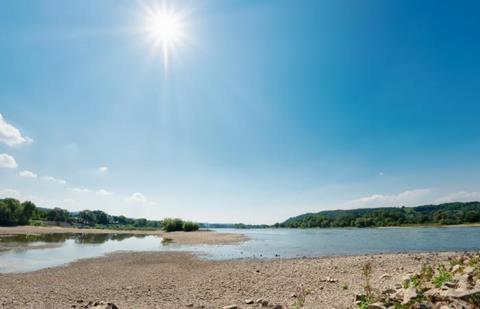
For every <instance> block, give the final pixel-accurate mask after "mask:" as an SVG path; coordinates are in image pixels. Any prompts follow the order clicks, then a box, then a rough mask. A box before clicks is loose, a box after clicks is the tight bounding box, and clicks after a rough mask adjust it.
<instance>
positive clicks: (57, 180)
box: [43, 176, 67, 185]
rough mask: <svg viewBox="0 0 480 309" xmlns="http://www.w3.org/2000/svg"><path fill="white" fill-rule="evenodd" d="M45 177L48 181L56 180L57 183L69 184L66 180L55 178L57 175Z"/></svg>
mask: <svg viewBox="0 0 480 309" xmlns="http://www.w3.org/2000/svg"><path fill="white" fill-rule="evenodd" d="M43 179H44V180H46V181H50V182H55V183H58V184H61V185H66V184H67V181H66V180H63V179H59V178H55V177H52V176H43Z"/></svg>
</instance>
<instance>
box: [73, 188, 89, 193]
mask: <svg viewBox="0 0 480 309" xmlns="http://www.w3.org/2000/svg"><path fill="white" fill-rule="evenodd" d="M72 190H73V191H75V192H77V193H88V192H90V190H88V189H86V188H73V189H72Z"/></svg>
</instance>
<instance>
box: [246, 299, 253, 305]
mask: <svg viewBox="0 0 480 309" xmlns="http://www.w3.org/2000/svg"><path fill="white" fill-rule="evenodd" d="M253 303H254V302H253V299H246V300H245V304H247V305H251V304H253Z"/></svg>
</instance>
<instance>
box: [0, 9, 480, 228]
mask: <svg viewBox="0 0 480 309" xmlns="http://www.w3.org/2000/svg"><path fill="white" fill-rule="evenodd" d="M478 6H479V4H478V3H476V2H475V1H458V2H455V4H452V3H441V2H438V1H380V0H378V1H367V0H366V1H301V2H298V1H233V0H232V1H170V2H167V7H168V8H169V9H170V10H173V11H175V12H177V14H181V16H182V24H183V28H182V31H183V33H184V37H183V38H182V40H181V42H178V44H177V45H176V48H172V50H170V51H169V59H168V66H165V62H164V59H163V56H162V55H163V54H162V49H161V48H155V44H154V43H153V42H152V40H151V38H150V37H149V35H148V33H145V31H144V26H145V19H146V17H145V8H148V7H149V8H155V7H158V2H151V1H150V2H149V1H137V2H135V1H113V0H105V1H96V0H86V1H58V0H57V1H49V0H43V1H34V2H32V1H13V0H12V1H2V2H1V3H0V37H1V38H2V39H1V40H0V114H1V115H2V119H1V120H0V195H1V196H14V197H17V198H20V199H22V200H24V199H31V200H33V201H34V202H36V203H37V204H38V205H40V206H44V207H54V206H58V207H63V208H67V209H70V210H78V209H84V208H90V209H93V208H94V209H103V210H105V211H107V212H109V213H112V214H126V215H129V216H133V217H147V218H152V219H155V218H163V217H167V216H179V217H182V218H185V219H192V220H196V221H202V222H204V221H209V222H240V221H241V222H245V223H273V222H276V221H282V220H284V219H286V218H287V217H289V216H292V215H296V214H300V213H303V212H307V211H309V212H310V211H319V210H323V209H336V208H354V207H375V206H398V205H417V204H423V203H439V202H443V201H452V200H464V201H466V200H479V199H480V186H479V183H480V182H479V180H480V176H479V175H480V173H479V172H480V162H479V160H478V154H479V150H480V125H479V124H478V119H479V118H478V117H479V116H478V115H479V114H480V104H479V99H480V93H479V90H478V89H480V85H479V84H480V79H479V78H478V72H480V60H479V59H478V55H479V54H480V43H479V41H478V36H479V32H480V31H479V30H480V25H479V21H478V18H477V17H478V16H477V15H478V14H477V12H478V10H479V9H480V8H479V7H478ZM12 160H13V161H12Z"/></svg>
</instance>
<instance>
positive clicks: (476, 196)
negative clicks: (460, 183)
mask: <svg viewBox="0 0 480 309" xmlns="http://www.w3.org/2000/svg"><path fill="white" fill-rule="evenodd" d="M472 201H480V192H479V191H471V192H468V191H457V192H452V193H450V194H447V195H445V196H441V197H439V198H437V199H436V200H435V203H436V204H439V203H449V202H472Z"/></svg>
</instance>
